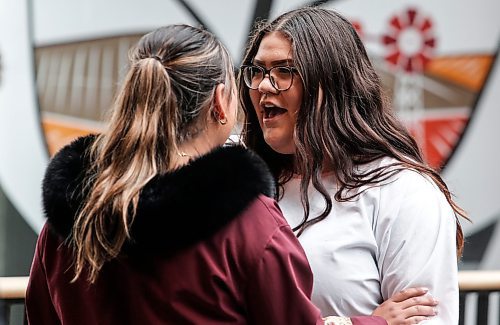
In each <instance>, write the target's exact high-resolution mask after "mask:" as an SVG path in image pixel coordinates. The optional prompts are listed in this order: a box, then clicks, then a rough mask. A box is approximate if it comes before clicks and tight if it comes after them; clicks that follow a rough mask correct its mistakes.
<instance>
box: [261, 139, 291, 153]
mask: <svg viewBox="0 0 500 325" xmlns="http://www.w3.org/2000/svg"><path fill="white" fill-rule="evenodd" d="M266 143H267V144H268V145H269V147H271V149H273V150H274V151H276V152H277V153H280V154H282V155H291V154H294V153H295V146H293V145H288V144H286V145H285V144H282V143H276V142H273V141H267V140H266Z"/></svg>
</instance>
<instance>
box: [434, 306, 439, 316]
mask: <svg viewBox="0 0 500 325" xmlns="http://www.w3.org/2000/svg"><path fill="white" fill-rule="evenodd" d="M437 314H438V310H437V308H434V316H436V315H437Z"/></svg>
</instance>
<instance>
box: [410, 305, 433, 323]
mask: <svg viewBox="0 0 500 325" xmlns="http://www.w3.org/2000/svg"><path fill="white" fill-rule="evenodd" d="M436 315H437V309H436V307H433V306H420V305H418V306H412V307H410V308H406V309H404V310H403V316H404V318H406V319H410V318H414V317H425V316H436ZM410 324H412V323H410Z"/></svg>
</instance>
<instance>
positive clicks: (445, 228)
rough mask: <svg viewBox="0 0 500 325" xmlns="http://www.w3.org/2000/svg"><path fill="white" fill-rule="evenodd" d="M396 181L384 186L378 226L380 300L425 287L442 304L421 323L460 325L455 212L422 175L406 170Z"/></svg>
mask: <svg viewBox="0 0 500 325" xmlns="http://www.w3.org/2000/svg"><path fill="white" fill-rule="evenodd" d="M397 178H398V179H397V180H396V181H394V182H392V183H390V184H386V185H384V186H382V187H381V188H380V205H379V212H378V218H377V223H376V225H375V236H376V240H377V242H378V245H379V251H378V263H379V272H380V279H381V293H382V297H383V299H384V300H387V299H388V298H390V297H391V296H392V295H394V294H395V293H397V292H399V291H400V290H402V289H405V288H409V287H416V286H423V287H427V288H429V292H430V294H432V296H433V297H435V298H436V299H438V300H439V305H438V307H437V308H438V314H437V316H434V317H432V318H431V320H429V321H426V322H423V323H425V324H443V325H445V324H446V325H449V324H457V323H458V276H457V273H458V266H457V257H456V222H455V215H454V212H453V210H452V209H451V207H450V205H449V204H448V202H447V201H446V198H445V197H444V195H443V194H442V192H441V191H440V190H439V189H438V188H437V186H436V185H435V184H434V183H433V182H432V181H430V180H429V179H427V178H425V177H424V176H422V175H420V174H418V173H416V172H413V171H403V172H401V173H399V174H398V176H397ZM423 323H422V324H423Z"/></svg>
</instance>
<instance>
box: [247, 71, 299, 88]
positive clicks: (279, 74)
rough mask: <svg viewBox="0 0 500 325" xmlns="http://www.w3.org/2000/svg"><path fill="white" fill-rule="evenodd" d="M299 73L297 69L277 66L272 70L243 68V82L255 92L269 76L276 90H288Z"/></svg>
mask: <svg viewBox="0 0 500 325" xmlns="http://www.w3.org/2000/svg"><path fill="white" fill-rule="evenodd" d="M297 72H298V70H297V68H295V67H288V66H277V67H272V68H271V69H266V68H263V67H261V66H258V65H243V66H241V73H242V75H243V81H244V82H245V85H246V86H247V87H248V88H250V89H253V90H256V89H258V88H259V85H260V83H261V82H262V80H264V78H265V77H266V75H267V76H269V81H270V82H271V85H272V86H273V87H274V88H275V89H276V90H279V91H284V90H288V89H290V87H292V84H293V75H294V74H295V73H297Z"/></svg>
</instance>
